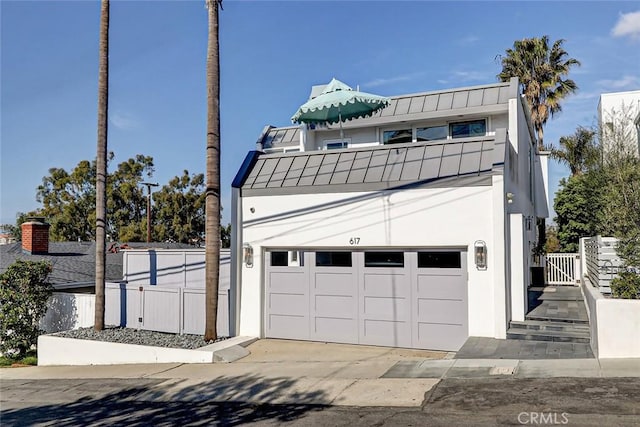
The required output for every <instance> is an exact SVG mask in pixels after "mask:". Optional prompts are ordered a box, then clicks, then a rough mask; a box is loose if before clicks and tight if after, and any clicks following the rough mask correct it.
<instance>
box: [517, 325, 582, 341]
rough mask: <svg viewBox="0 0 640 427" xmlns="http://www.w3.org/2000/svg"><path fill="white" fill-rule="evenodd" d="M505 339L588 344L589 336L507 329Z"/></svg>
mask: <svg viewBox="0 0 640 427" xmlns="http://www.w3.org/2000/svg"><path fill="white" fill-rule="evenodd" d="M507 339H511V340H528V341H553V342H569V343H584V344H588V343H589V342H590V341H591V340H590V338H589V334H586V335H585V334H584V333H583V332H567V331H535V330H531V329H518V328H509V330H507Z"/></svg>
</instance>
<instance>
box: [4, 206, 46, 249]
mask: <svg viewBox="0 0 640 427" xmlns="http://www.w3.org/2000/svg"><path fill="white" fill-rule="evenodd" d="M33 216H38V215H37V214H36V211H33V212H29V213H25V212H18V214H17V215H16V223H15V224H2V225H0V228H1V229H3V230H4V231H5V232H6V233H9V234H11V236H13V238H14V239H16V241H18V242H19V241H21V240H22V224H23V223H25V222H27V219H28V218H29V217H33Z"/></svg>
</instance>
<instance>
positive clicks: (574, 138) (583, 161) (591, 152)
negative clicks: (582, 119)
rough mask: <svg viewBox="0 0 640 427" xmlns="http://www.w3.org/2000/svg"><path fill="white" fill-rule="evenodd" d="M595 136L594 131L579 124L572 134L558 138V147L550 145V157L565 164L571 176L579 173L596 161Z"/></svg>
mask: <svg viewBox="0 0 640 427" xmlns="http://www.w3.org/2000/svg"><path fill="white" fill-rule="evenodd" d="M595 136H596V133H595V131H593V130H591V129H587V128H584V127H582V126H579V127H578V128H577V129H576V131H575V133H574V134H573V135H571V136H563V137H561V138H560V144H559V145H560V148H555V147H551V150H550V151H551V157H552V158H554V159H556V160H557V161H559V162H560V163H564V164H565V165H567V166H568V167H569V170H570V171H571V175H572V176H575V175H580V174H582V173H583V172H586V171H587V170H588V169H589V167H591V166H593V165H595V164H596V163H597V161H598V158H599V155H598V154H599V153H598V148H597V146H596V141H595Z"/></svg>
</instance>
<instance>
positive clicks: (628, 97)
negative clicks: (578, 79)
mask: <svg viewBox="0 0 640 427" xmlns="http://www.w3.org/2000/svg"><path fill="white" fill-rule="evenodd" d="M598 125H599V126H600V129H602V131H603V135H602V136H603V138H602V141H603V144H605V147H604V149H605V151H606V150H608V149H609V148H610V147H608V145H609V144H611V143H612V141H617V140H622V141H623V142H624V143H625V144H628V147H627V149H628V150H629V151H630V152H631V153H633V154H635V155H636V156H638V155H640V90H629V91H625V92H610V93H603V94H601V95H600V100H599V101H598ZM616 127H618V129H616ZM622 141H621V142H622Z"/></svg>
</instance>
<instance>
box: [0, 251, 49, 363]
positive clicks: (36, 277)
mask: <svg viewBox="0 0 640 427" xmlns="http://www.w3.org/2000/svg"><path fill="white" fill-rule="evenodd" d="M50 272H51V264H49V263H48V262H45V261H37V262H35V261H22V260H18V261H16V262H15V263H13V264H11V265H10V266H9V268H7V270H6V271H5V272H4V273H2V274H0V352H2V354H4V355H5V356H6V357H10V358H14V359H15V358H21V357H24V356H25V355H26V354H27V352H28V351H29V349H30V348H31V347H32V346H33V345H35V344H36V343H37V341H38V335H39V334H40V333H41V331H40V328H39V323H40V319H41V318H42V316H44V315H45V313H46V312H47V301H48V300H49V298H50V297H51V295H52V293H53V287H52V286H51V284H50V283H49V282H48V281H47V279H48V277H49V273H50Z"/></svg>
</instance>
